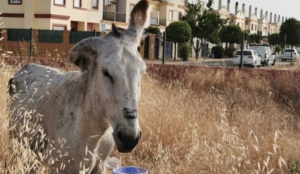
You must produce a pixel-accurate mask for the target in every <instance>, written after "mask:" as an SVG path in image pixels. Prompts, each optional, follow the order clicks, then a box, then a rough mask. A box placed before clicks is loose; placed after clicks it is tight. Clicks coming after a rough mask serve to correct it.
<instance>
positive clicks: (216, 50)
mask: <svg viewBox="0 0 300 174" xmlns="http://www.w3.org/2000/svg"><path fill="white" fill-rule="evenodd" d="M211 52H212V53H213V54H214V56H215V58H223V57H224V48H223V47H222V46H214V47H212V49H211Z"/></svg>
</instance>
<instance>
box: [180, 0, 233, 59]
mask: <svg viewBox="0 0 300 174" xmlns="http://www.w3.org/2000/svg"><path fill="white" fill-rule="evenodd" d="M211 5H212V0H209V2H208V4H207V8H208V9H205V10H203V8H202V7H201V5H200V3H198V4H192V3H188V4H187V8H186V15H185V16H183V17H182V18H181V20H184V21H187V22H188V24H189V25H190V27H191V29H192V38H200V39H202V40H203V39H205V40H207V41H210V42H212V43H217V44H219V43H220V39H219V30H220V28H221V27H222V26H224V25H225V24H226V23H227V20H224V19H221V18H220V16H219V15H217V14H215V13H214V11H213V9H212V8H211ZM191 43H192V45H193V48H194V51H195V53H196V59H198V57H199V51H200V50H201V47H200V46H199V41H198V40H197V42H196V45H195V44H194V42H193V40H191Z"/></svg>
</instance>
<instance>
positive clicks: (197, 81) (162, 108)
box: [0, 65, 300, 174]
mask: <svg viewBox="0 0 300 174" xmlns="http://www.w3.org/2000/svg"><path fill="white" fill-rule="evenodd" d="M56 66H57V65H56ZM1 67H2V68H1V69H0V70H1V71H0V78H1V80H0V81H1V83H0V88H1V91H2V92H1V93H2V95H0V100H1V104H0V109H1V111H2V112H1V116H0V127H1V130H0V131H1V132H0V139H1V140H0V141H1V142H0V155H1V156H0V159H1V160H0V162H1V163H0V170H1V171H4V173H7V172H8V171H9V172H10V173H28V171H29V170H30V169H31V168H35V171H37V173H43V172H45V171H47V169H46V166H44V165H43V164H41V163H39V161H38V160H37V159H38V157H36V155H35V154H33V153H32V152H31V151H29V150H28V149H26V147H24V145H22V144H20V143H19V142H17V141H16V142H14V145H13V148H12V149H13V150H12V151H9V148H8V147H9V141H8V129H9V125H8V114H7V99H8V95H7V92H6V84H7V82H8V80H9V78H10V77H11V76H12V75H13V74H14V73H15V71H16V70H17V69H18V68H19V67H14V66H10V67H7V66H5V65H3V66H1ZM299 74H300V73H299V72H295V71H267V70H266V71H264V70H256V69H253V70H246V71H240V70H239V69H212V68H202V69H201V68H200V69H196V68H189V69H188V68H186V67H183V66H180V67H178V66H163V67H160V66H159V65H157V66H153V67H152V66H148V74H147V75H145V76H144V78H143V83H142V98H141V100H140V108H139V115H140V116H139V118H140V123H141V127H142V130H143V138H142V141H141V142H140V144H139V145H138V147H137V148H136V150H135V151H134V152H133V153H131V154H120V153H118V152H117V151H116V150H114V151H113V153H112V154H111V156H116V157H118V158H119V159H121V161H122V165H137V166H141V167H145V168H147V169H148V170H149V172H150V173H153V174H154V173H155V174H165V173H170V174H171V173H172V174H173V173H179V174H181V173H195V174H198V173H297V172H299V171H300V170H299V167H300V165H299V164H298V163H299V161H300V159H299V156H300V150H299V148H298V147H299V144H300V141H299V139H300V137H299V136H300V135H299V130H300V129H299V128H300V125H299V111H300V79H299ZM27 147H28V146H27ZM11 157H13V158H11Z"/></svg>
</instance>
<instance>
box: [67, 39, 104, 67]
mask: <svg viewBox="0 0 300 174" xmlns="http://www.w3.org/2000/svg"><path fill="white" fill-rule="evenodd" d="M99 44H100V39H98V38H87V39H84V40H82V41H80V42H79V43H78V44H76V45H75V46H74V47H73V48H72V49H71V50H70V52H69V60H70V62H72V63H73V64H75V65H76V66H78V67H79V68H80V69H81V70H82V71H84V70H86V69H88V67H89V66H90V65H91V63H92V62H94V60H95V58H97V56H98V52H97V46H98V45H99Z"/></svg>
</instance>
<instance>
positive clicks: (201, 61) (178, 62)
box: [144, 57, 232, 66]
mask: <svg viewBox="0 0 300 174" xmlns="http://www.w3.org/2000/svg"><path fill="white" fill-rule="evenodd" d="M228 60H232V58H222V59H213V58H205V60H204V58H203V57H200V58H198V60H196V59H195V58H189V59H188V61H182V60H181V59H180V58H177V59H176V61H174V58H166V59H165V64H172V65H195V66H197V65H202V66H203V65H204V66H205V65H206V63H207V62H223V61H228ZM144 61H145V62H146V63H153V64H162V59H152V60H149V59H144Z"/></svg>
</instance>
